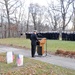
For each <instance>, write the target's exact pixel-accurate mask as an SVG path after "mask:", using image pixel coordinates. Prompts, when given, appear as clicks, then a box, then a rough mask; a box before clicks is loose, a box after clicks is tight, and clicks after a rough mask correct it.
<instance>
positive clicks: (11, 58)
mask: <svg viewBox="0 0 75 75" xmlns="http://www.w3.org/2000/svg"><path fill="white" fill-rule="evenodd" d="M6 59H7V63H12V62H13V53H12V52H7V57H6Z"/></svg>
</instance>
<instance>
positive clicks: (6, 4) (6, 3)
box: [5, 0, 10, 37]
mask: <svg viewBox="0 0 75 75" xmlns="http://www.w3.org/2000/svg"><path fill="white" fill-rule="evenodd" d="M5 6H6V11H7V19H8V37H10V16H9V9H8V2H7V0H5Z"/></svg>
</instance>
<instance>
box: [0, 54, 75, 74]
mask: <svg viewBox="0 0 75 75" xmlns="http://www.w3.org/2000/svg"><path fill="white" fill-rule="evenodd" d="M1 56H3V57H6V53H4V54H0V57H1ZM0 75H75V71H74V70H70V69H66V68H62V67H59V66H55V65H51V64H48V63H45V62H41V61H38V60H34V59H29V58H26V57H24V64H23V66H22V67H18V66H17V64H16V56H15V60H14V62H13V63H11V64H7V63H6V61H4V62H0Z"/></svg>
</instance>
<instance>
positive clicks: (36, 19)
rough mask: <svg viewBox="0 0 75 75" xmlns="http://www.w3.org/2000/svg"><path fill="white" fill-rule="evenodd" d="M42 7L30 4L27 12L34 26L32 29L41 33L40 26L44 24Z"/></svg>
mask: <svg viewBox="0 0 75 75" xmlns="http://www.w3.org/2000/svg"><path fill="white" fill-rule="evenodd" d="M44 9H45V7H44V6H39V5H38V4H30V7H29V12H30V14H31V16H32V22H33V24H34V29H35V30H38V32H40V31H41V28H40V27H41V25H42V24H43V22H44V12H45V10H44Z"/></svg>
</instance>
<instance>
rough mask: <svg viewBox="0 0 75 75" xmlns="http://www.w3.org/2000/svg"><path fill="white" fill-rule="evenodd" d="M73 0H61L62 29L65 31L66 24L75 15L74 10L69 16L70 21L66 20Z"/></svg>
mask: <svg viewBox="0 0 75 75" xmlns="http://www.w3.org/2000/svg"><path fill="white" fill-rule="evenodd" d="M72 3H73V0H60V5H61V16H62V30H63V31H64V30H65V28H66V26H67V25H68V24H69V22H70V21H71V18H72V16H73V12H72V13H71V15H70V16H69V19H68V21H67V22H66V18H67V14H68V15H69V8H70V6H71V5H72Z"/></svg>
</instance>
